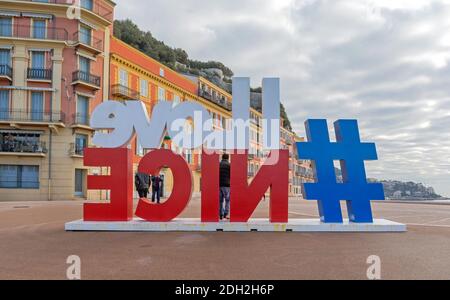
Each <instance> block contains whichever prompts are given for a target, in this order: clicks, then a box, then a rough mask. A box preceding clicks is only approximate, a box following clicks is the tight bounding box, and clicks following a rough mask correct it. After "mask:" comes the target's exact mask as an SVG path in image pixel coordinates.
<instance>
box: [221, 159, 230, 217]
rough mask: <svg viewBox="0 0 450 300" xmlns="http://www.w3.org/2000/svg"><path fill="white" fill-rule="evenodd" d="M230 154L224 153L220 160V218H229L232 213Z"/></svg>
mask: <svg viewBox="0 0 450 300" xmlns="http://www.w3.org/2000/svg"><path fill="white" fill-rule="evenodd" d="M229 160H230V156H229V155H228V154H224V155H223V156H222V161H221V162H220V180H219V183H220V198H219V207H220V209H219V215H220V219H221V220H223V219H229V213H230V161H229Z"/></svg>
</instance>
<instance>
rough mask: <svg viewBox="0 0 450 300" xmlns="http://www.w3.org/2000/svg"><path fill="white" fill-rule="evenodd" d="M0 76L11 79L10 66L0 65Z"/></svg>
mask: <svg viewBox="0 0 450 300" xmlns="http://www.w3.org/2000/svg"><path fill="white" fill-rule="evenodd" d="M0 77H3V78H6V79H8V80H10V81H11V80H12V68H11V67H10V66H9V65H0Z"/></svg>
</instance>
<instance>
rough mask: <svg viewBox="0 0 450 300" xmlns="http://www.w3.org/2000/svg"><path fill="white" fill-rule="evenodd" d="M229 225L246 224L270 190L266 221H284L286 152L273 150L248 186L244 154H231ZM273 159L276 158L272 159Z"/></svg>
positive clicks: (287, 159) (287, 182)
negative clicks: (268, 217) (268, 218)
mask: <svg viewBox="0 0 450 300" xmlns="http://www.w3.org/2000/svg"><path fill="white" fill-rule="evenodd" d="M231 157H232V159H231V196H230V201H231V222H235V223H240V222H242V223H245V222H248V220H249V219H250V217H251V216H252V214H253V212H254V211H255V209H256V207H257V206H258V204H259V203H260V202H261V200H262V199H263V197H264V194H265V193H266V191H267V190H268V189H269V188H270V222H271V223H287V222H288V202H289V151H288V150H273V151H271V152H270V157H269V159H267V162H270V164H269V163H267V162H266V163H265V164H264V165H263V166H262V167H261V168H260V170H259V172H258V174H257V175H256V177H255V178H254V179H253V181H252V182H251V184H248V172H247V171H248V169H247V167H248V154H247V153H246V154H232V155H231ZM276 158H277V159H276Z"/></svg>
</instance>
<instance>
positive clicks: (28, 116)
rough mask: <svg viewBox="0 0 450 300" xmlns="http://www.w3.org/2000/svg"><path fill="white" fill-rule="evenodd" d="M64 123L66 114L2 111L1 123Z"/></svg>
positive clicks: (0, 113) (0, 111) (0, 114)
mask: <svg viewBox="0 0 450 300" xmlns="http://www.w3.org/2000/svg"><path fill="white" fill-rule="evenodd" d="M1 121H8V122H37V123H64V122H65V114H64V113H62V112H55V111H29V110H0V122H1Z"/></svg>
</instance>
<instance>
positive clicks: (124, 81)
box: [119, 70, 128, 87]
mask: <svg viewBox="0 0 450 300" xmlns="http://www.w3.org/2000/svg"><path fill="white" fill-rule="evenodd" d="M119 84H120V85H122V86H125V87H128V72H127V71H125V70H120V71H119Z"/></svg>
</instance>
